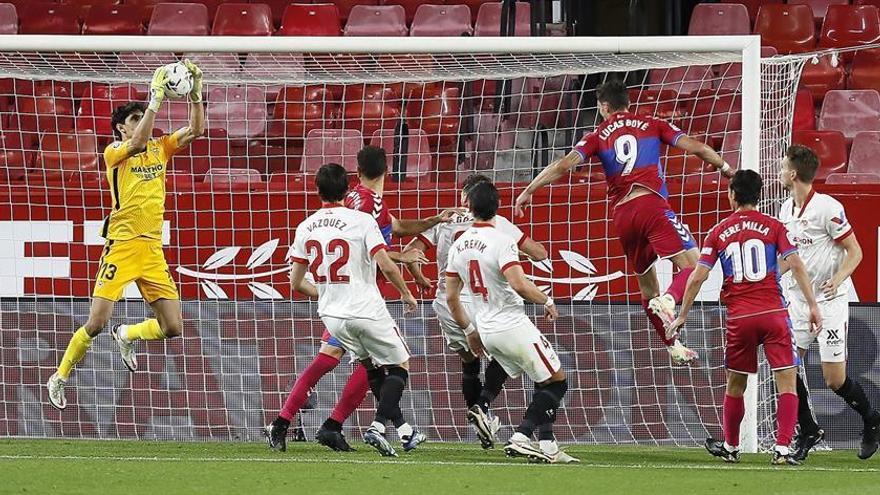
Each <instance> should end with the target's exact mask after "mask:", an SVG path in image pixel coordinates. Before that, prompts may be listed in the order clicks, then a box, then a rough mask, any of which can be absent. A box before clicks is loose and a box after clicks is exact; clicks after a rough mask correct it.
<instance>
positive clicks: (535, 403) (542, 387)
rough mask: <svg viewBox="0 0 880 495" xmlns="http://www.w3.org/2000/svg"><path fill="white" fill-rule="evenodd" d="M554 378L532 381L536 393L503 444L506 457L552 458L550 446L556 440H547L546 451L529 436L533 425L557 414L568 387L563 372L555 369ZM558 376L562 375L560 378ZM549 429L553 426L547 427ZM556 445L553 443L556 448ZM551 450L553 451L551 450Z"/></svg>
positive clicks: (546, 420)
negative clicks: (539, 382) (540, 381)
mask: <svg viewBox="0 0 880 495" xmlns="http://www.w3.org/2000/svg"><path fill="white" fill-rule="evenodd" d="M553 378H556V379H557V381H549V383H548V382H545V383H544V384H535V394H534V396H532V402H531V404H529V407H528V409H526V414H525V417H524V418H523V420H522V422H520V424H519V426H517V427H516V431H515V432H514V434H513V435H512V436H511V437H510V440H508V441H507V444H505V445H504V453H505V454H507V455H508V456H509V457H527V458H529V459H530V460H533V461H539V462H548V463H549V462H553V457H554V454H555V452H552V450H553V449H552V446H555V444H556V442H555V440H554V441H552V445H550V444H549V443H548V444H547V447H548V450H549V452H545V451H544V449H543V448H542V447H543V446H542V445H541V444H540V442H539V443H538V445H535V444H533V443H532V441H531V438H532V435H533V434H534V432H535V429H536V428H537V427H538V426H540V425H542V424H545V423H550V424H552V423H553V418H555V416H556V409H557V408H558V407H559V404H560V402H561V401H562V397H564V396H565V392H566V391H567V390H568V383H567V382H566V380H565V374H564V373H562V372H561V371H557V372H556V374H554V377H551V379H553ZM559 378H561V379H559ZM550 431H551V433H552V430H550ZM558 451H559V449H558V447H556V452H558ZM551 452H552V453H551Z"/></svg>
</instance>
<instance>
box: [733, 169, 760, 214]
mask: <svg viewBox="0 0 880 495" xmlns="http://www.w3.org/2000/svg"><path fill="white" fill-rule="evenodd" d="M763 185H764V181H763V180H762V179H761V176H760V175H758V172H755V171H754V170H737V171H736V173H735V174H734V175H733V179H731V180H730V190H731V191H733V199H734V200H736V202H737V204H739V205H740V206H744V205H752V206H757V205H758V200H759V199H761V187H763Z"/></svg>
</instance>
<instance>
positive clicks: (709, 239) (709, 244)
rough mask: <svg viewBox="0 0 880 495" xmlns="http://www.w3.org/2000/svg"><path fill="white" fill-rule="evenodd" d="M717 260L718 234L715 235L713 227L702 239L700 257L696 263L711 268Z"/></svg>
mask: <svg viewBox="0 0 880 495" xmlns="http://www.w3.org/2000/svg"><path fill="white" fill-rule="evenodd" d="M717 261H718V236H717V235H715V229H712V230H711V231H710V232H709V234H708V235H707V236H706V240H705V241H703V248H702V249H701V250H700V259H699V260H698V261H697V263H699V264H701V265H703V266H705V267H706V268H708V269H710V270H711V269H712V267H714V266H715V263H716V262H717Z"/></svg>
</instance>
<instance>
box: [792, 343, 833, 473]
mask: <svg viewBox="0 0 880 495" xmlns="http://www.w3.org/2000/svg"><path fill="white" fill-rule="evenodd" d="M802 354H803V353H802ZM800 371H801V370H798V374H797V396H798V426H799V427H800V430H799V431H798V434H797V435H796V436H795V439H794V448H793V450H792V456H793V457H794V458H795V459H797V460H798V461H801V462H804V461H805V460H806V459H807V456H808V455H809V454H810V451H811V450H812V449H813V447H815V446H816V444H818V443H819V442H821V441H822V438H824V437H825V432H824V431H823V430H822V429H821V428H819V424H818V423H817V422H816V416H815V415H814V414H813V408H812V407H811V406H810V392H809V389H808V388H807V384H806V383H805V382H804V379H803V376H802V374H801V372H800Z"/></svg>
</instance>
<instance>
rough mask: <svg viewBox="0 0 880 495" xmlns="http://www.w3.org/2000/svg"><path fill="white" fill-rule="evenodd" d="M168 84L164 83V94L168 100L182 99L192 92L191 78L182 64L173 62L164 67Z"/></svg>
mask: <svg viewBox="0 0 880 495" xmlns="http://www.w3.org/2000/svg"><path fill="white" fill-rule="evenodd" d="M165 70H166V72H167V74H168V82H167V83H165V94H166V95H167V96H168V97H170V98H184V97H186V95H188V94H189V92H190V91H192V88H193V78H192V74H191V73H190V71H189V69H187V68H186V66H185V65H183V62H175V63H173V64H168V65H166V66H165Z"/></svg>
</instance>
